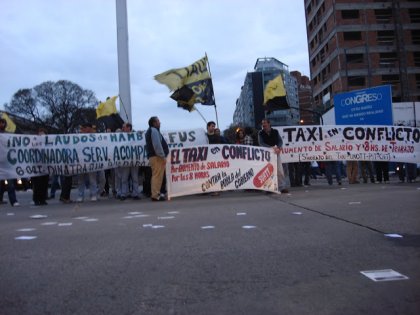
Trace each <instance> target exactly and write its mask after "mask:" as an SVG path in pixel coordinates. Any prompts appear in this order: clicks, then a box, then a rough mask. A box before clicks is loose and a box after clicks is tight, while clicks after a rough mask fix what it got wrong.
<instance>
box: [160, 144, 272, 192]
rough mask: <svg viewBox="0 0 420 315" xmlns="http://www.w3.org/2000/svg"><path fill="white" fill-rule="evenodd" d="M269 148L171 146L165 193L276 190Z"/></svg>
mask: <svg viewBox="0 0 420 315" xmlns="http://www.w3.org/2000/svg"><path fill="white" fill-rule="evenodd" d="M275 170H277V158H276V156H275V154H274V152H273V149H271V148H263V147H252V146H244V145H221V144H220V145H219V144H217V145H203V146H197V147H190V148H176V149H171V151H170V154H169V156H168V161H167V164H166V179H167V185H168V195H169V197H176V196H182V195H192V194H200V193H208V192H216V191H225V190H237V189H259V190H267V191H277V172H276V171H275Z"/></svg>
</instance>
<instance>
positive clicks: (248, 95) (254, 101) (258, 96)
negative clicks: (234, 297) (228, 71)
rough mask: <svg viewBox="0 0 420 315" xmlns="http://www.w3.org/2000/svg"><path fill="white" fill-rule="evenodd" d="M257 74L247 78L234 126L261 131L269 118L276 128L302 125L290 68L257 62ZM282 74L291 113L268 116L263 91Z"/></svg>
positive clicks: (273, 61) (272, 60) (267, 61)
mask: <svg viewBox="0 0 420 315" xmlns="http://www.w3.org/2000/svg"><path fill="white" fill-rule="evenodd" d="M254 70H255V71H254V72H248V73H247V74H246V77H245V81H244V85H243V86H242V88H241V94H240V96H239V98H238V99H237V100H236V108H235V112H234V114H233V123H234V124H235V125H240V126H250V127H255V128H259V127H260V124H261V120H262V119H263V118H264V117H267V118H269V119H270V121H271V124H272V125H273V126H288V125H297V124H298V123H299V110H298V106H299V101H298V90H297V81H296V79H295V78H294V77H293V76H291V75H290V72H289V67H288V66H287V65H285V64H284V63H282V62H280V61H278V60H277V59H275V58H258V59H257V62H256V63H255V66H254ZM279 74H281V75H282V77H283V82H284V86H285V88H286V95H287V102H288V104H289V106H290V107H291V109H289V110H275V111H272V112H271V113H268V112H265V111H264V109H265V108H264V106H263V102H264V88H265V86H266V84H267V83H268V82H269V81H270V80H272V79H274V78H275V77H276V76H278V75H279Z"/></svg>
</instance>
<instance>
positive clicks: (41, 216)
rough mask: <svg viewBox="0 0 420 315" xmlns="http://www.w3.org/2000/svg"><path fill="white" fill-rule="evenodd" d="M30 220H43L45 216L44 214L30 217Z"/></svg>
mask: <svg viewBox="0 0 420 315" xmlns="http://www.w3.org/2000/svg"><path fill="white" fill-rule="evenodd" d="M30 218H31V219H45V218H47V216H46V215H44V214H35V215H31V216H30Z"/></svg>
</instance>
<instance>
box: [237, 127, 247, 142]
mask: <svg viewBox="0 0 420 315" xmlns="http://www.w3.org/2000/svg"><path fill="white" fill-rule="evenodd" d="M244 142H245V132H244V130H243V129H242V128H238V129H236V133H235V143H236V144H244Z"/></svg>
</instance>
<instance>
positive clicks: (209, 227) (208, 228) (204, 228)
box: [201, 225, 214, 230]
mask: <svg viewBox="0 0 420 315" xmlns="http://www.w3.org/2000/svg"><path fill="white" fill-rule="evenodd" d="M201 229H202V230H211V229H214V225H205V226H202V227H201Z"/></svg>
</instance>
